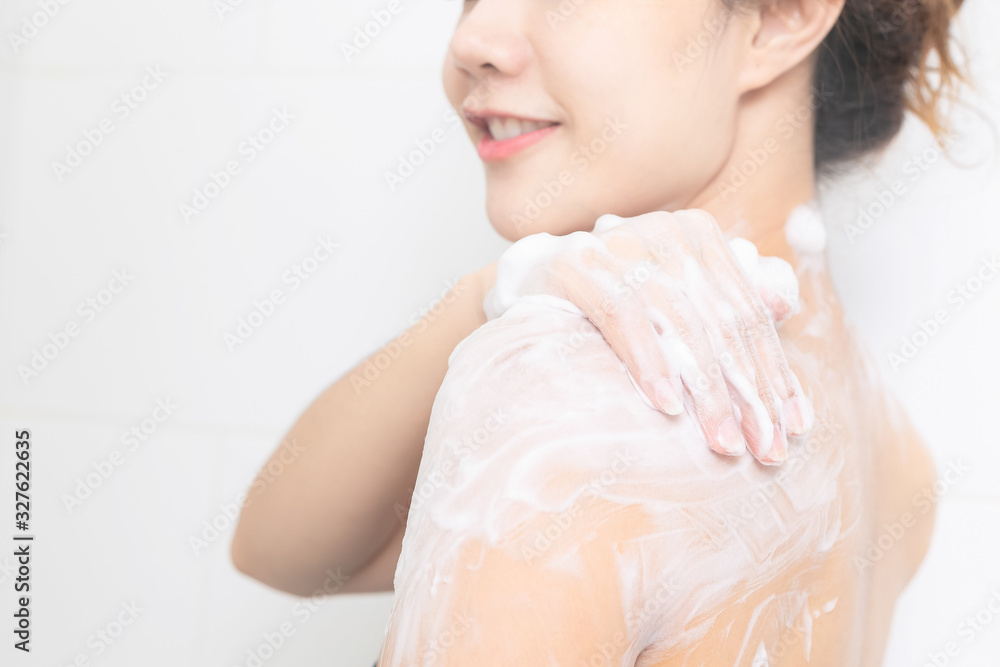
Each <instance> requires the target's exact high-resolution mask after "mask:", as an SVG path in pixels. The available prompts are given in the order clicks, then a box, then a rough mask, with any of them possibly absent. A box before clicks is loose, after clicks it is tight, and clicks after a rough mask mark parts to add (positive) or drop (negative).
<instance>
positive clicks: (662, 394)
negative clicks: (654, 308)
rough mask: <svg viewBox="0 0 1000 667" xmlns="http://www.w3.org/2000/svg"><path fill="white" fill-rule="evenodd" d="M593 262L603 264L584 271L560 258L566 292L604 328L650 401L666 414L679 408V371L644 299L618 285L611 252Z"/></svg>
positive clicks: (605, 333) (678, 410)
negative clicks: (665, 351)
mask: <svg viewBox="0 0 1000 667" xmlns="http://www.w3.org/2000/svg"><path fill="white" fill-rule="evenodd" d="M594 262H595V263H597V264H600V266H591V267H588V270H587V271H586V272H584V271H583V270H581V268H579V267H578V266H577V265H576V264H575V263H562V262H559V264H560V268H559V272H560V274H562V278H561V279H560V280H561V282H562V289H564V290H565V293H566V298H567V299H568V300H569V301H570V302H571V303H573V304H575V305H576V306H577V307H578V308H580V310H582V311H583V312H584V314H585V315H586V316H587V318H588V319H589V320H590V321H591V322H592V323H593V324H594V326H596V327H597V328H598V330H600V332H601V334H602V335H603V336H604V338H605V340H607V342H608V345H610V346H611V349H613V350H614V351H615V354H617V355H618V358H619V359H620V360H621V361H622V363H623V364H624V365H625V368H626V369H628V372H629V374H630V375H631V376H632V378H633V379H634V380H635V382H636V384H637V385H638V386H639V389H640V390H641V391H642V392H643V393H644V394H645V395H646V397H647V398H648V399H649V401H650V402H651V403H652V404H653V405H654V406H656V407H657V408H659V409H660V410H662V411H663V412H665V413H666V414H668V415H679V414H681V413H682V412H683V411H684V404H683V403H682V402H681V398H680V388H681V382H680V376H679V374H678V373H677V372H675V371H674V370H673V369H672V368H671V367H670V364H669V363H668V361H667V359H666V357H665V356H664V354H663V350H662V348H661V347H660V344H659V341H658V339H657V332H656V331H655V329H654V328H653V324H652V323H651V322H650V321H649V318H648V316H647V315H646V311H647V309H646V305H645V303H644V302H643V301H642V300H641V299H640V297H639V295H638V294H637V293H636V292H635V291H634V290H619V289H618V285H619V280H618V278H617V277H616V274H615V273H614V272H613V271H611V270H609V269H608V268H607V266H608V264H614V260H613V258H610V257H603V256H600V259H598V258H597V256H595V260H594ZM617 268H620V267H617Z"/></svg>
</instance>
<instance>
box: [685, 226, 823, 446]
mask: <svg viewBox="0 0 1000 667" xmlns="http://www.w3.org/2000/svg"><path fill="white" fill-rule="evenodd" d="M705 216H707V220H711V216H708V214H707V213H706V214H705ZM707 220H706V218H705V217H699V218H698V220H697V224H693V225H691V229H692V232H693V234H694V235H695V237H696V238H697V239H698V240H699V242H700V243H699V245H700V246H701V251H702V259H703V262H704V263H705V265H706V266H707V267H709V269H710V272H709V273H710V275H712V276H713V277H715V278H716V285H717V286H718V288H719V289H721V290H722V291H723V292H724V293H726V294H728V296H729V299H730V302H731V303H733V304H734V305H735V306H736V307H737V308H738V310H739V311H740V312H741V314H742V316H743V318H744V320H745V321H746V322H747V324H748V326H749V332H750V333H751V340H750V342H749V343H747V347H748V349H752V350H753V351H754V352H755V354H754V355H753V356H752V358H753V359H754V360H755V366H756V367H757V370H758V375H759V376H760V377H759V378H758V386H759V388H760V389H761V391H762V392H765V393H763V394H762V395H761V396H760V398H761V400H762V401H763V402H764V404H765V406H767V407H768V411H769V413H770V414H771V416H772V418H774V417H775V416H777V417H778V418H779V420H778V421H775V423H776V424H780V425H781V428H782V434H781V435H782V439H784V438H785V435H786V432H787V433H789V434H792V435H801V434H803V433H805V432H807V431H808V430H809V428H810V427H811V425H812V420H811V415H812V406H811V404H810V403H809V401H808V399H807V398H806V397H805V394H804V393H803V392H802V388H801V385H800V383H799V381H798V378H796V377H795V374H794V373H792V371H791V368H790V367H789V365H788V360H787V358H786V357H785V353H784V350H783V349H782V347H781V343H780V340H779V338H778V332H777V330H776V329H775V327H774V322H773V321H772V319H771V317H770V316H769V313H768V311H767V309H766V308H765V306H764V304H763V302H762V301H761V299H760V298H759V295H758V294H757V293H756V290H755V288H754V287H753V285H751V284H750V282H749V280H748V279H747V277H746V275H745V274H743V273H742V271H741V270H740V267H739V264H738V262H737V260H736V258H735V257H734V256H733V253H732V252H729V251H728V246H727V245H726V244H725V243H724V239H723V237H722V232H721V230H720V229H719V227H718V225H717V224H707ZM789 268H790V267H789ZM796 286H797V281H796ZM796 289H797V287H796ZM765 379H766V380H767V381H766V382H764V380H765ZM768 388H770V389H772V390H773V392H774V395H768V393H767V390H768ZM774 396H776V397H777V398H776V399H775V398H774ZM775 400H776V401H778V402H779V404H780V408H777V406H776V405H773V403H774V402H775ZM776 408H777V409H776ZM786 413H787V416H788V417H790V423H786V422H785V420H784V417H785V415H786ZM775 439H776V440H777V439H778V438H777V437H776V438H775ZM776 444H780V443H776Z"/></svg>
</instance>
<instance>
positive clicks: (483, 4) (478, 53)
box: [448, 0, 531, 81]
mask: <svg viewBox="0 0 1000 667" xmlns="http://www.w3.org/2000/svg"><path fill="white" fill-rule="evenodd" d="M516 4H517V3H514V2H510V0H477V1H476V2H475V5H474V6H473V7H472V9H471V10H469V11H468V12H467V13H466V14H465V16H463V17H462V19H461V20H460V21H459V24H458V27H457V28H456V29H455V34H454V35H453V36H452V39H451V44H450V46H449V48H448V54H449V58H450V60H451V63H452V65H453V66H454V67H456V68H458V69H459V70H462V71H463V72H465V73H466V74H468V75H470V76H472V77H474V78H475V79H478V80H480V81H482V80H492V79H494V78H497V77H502V78H504V79H507V78H516V77H517V76H518V75H519V74H521V73H522V72H524V70H525V69H526V68H527V67H528V64H529V62H530V61H531V44H530V42H529V40H528V38H527V36H526V34H525V31H524V29H523V26H522V23H523V22H522V20H521V17H520V16H519V14H518V12H517V11H516Z"/></svg>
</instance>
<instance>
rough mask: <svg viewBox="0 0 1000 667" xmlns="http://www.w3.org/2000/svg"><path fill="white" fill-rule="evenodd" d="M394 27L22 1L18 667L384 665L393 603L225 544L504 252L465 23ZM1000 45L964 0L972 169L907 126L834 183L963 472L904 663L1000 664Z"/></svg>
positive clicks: (920, 410) (311, 13) (855, 290)
mask: <svg viewBox="0 0 1000 667" xmlns="http://www.w3.org/2000/svg"><path fill="white" fill-rule="evenodd" d="M388 5H389V2H388V0H374V1H373V0H358V1H357V2H354V3H350V5H348V3H342V2H334V3H331V2H323V1H321V0H285V1H284V2H274V1H272V0H214V1H213V0H199V1H194V0H174V1H173V2H170V3H154V2H151V1H150V0H143V1H132V2H123V1H118V2H113V1H111V0H3V3H2V5H0V33H2V36H3V40H2V41H3V43H2V44H0V350H2V354H3V359H2V361H3V363H2V366H0V427H2V428H0V433H2V434H3V439H2V443H3V444H2V447H3V452H4V453H3V455H2V456H0V460H2V461H3V462H4V463H3V473H2V475H0V497H3V498H12V497H13V485H12V484H13V461H14V457H13V453H14V446H13V438H14V436H13V433H14V431H15V430H21V429H24V428H27V429H30V430H31V433H32V438H31V439H32V442H33V454H32V457H33V459H32V465H33V468H32V471H33V473H34V474H33V477H32V493H33V498H34V500H33V507H32V532H33V533H34V534H35V535H37V537H36V543H35V547H34V548H35V556H34V561H33V564H32V565H33V569H32V577H33V597H32V610H33V615H34V616H33V628H34V634H33V642H32V645H33V652H32V653H31V654H30V656H27V655H23V654H21V653H20V652H16V651H14V650H13V649H12V648H11V646H10V643H7V642H8V641H9V640H10V635H7V637H8V640H5V644H6V645H5V646H3V647H2V648H0V655H3V656H5V657H4V658H2V659H0V662H2V663H3V664H11V665H13V664H30V665H47V666H53V667H54V666H56V665H59V666H65V665H71V664H74V663H76V664H78V665H87V664H94V665H109V666H110V665H135V664H142V665H150V666H152V665H175V664H187V665H212V666H215V665H228V666H233V665H245V666H247V667H252V666H253V665H260V664H267V665H269V666H271V665H274V666H279V665H297V666H308V665H317V666H319V665H323V666H330V665H345V666H346V665H364V666H365V667H367V666H368V665H370V664H371V663H372V661H373V660H374V658H375V657H376V655H377V653H378V650H379V647H380V641H381V639H382V637H383V636H384V628H385V623H386V620H387V617H388V610H389V602H390V594H388V593H386V594H378V595H347V596H339V597H334V598H329V599H326V600H324V601H322V602H320V603H318V604H314V603H310V604H308V605H306V604H304V603H303V600H301V599H299V598H296V597H293V596H289V595H285V594H282V593H278V592H276V591H274V590H271V589H268V588H267V587H265V586H263V585H261V584H258V583H257V582H255V581H253V580H251V579H249V578H247V577H245V576H243V575H241V574H239V573H238V572H236V571H235V569H234V568H233V566H232V564H231V562H230V560H229V543H230V540H231V537H232V533H233V528H234V526H235V517H236V510H237V509H238V508H237V503H238V499H239V496H240V494H241V492H244V491H245V490H246V489H247V487H248V485H249V484H250V482H251V481H252V479H253V476H254V475H255V473H256V471H257V470H258V468H259V467H260V466H261V465H262V464H263V462H264V461H265V460H266V459H267V457H268V455H269V453H270V452H271V451H272V450H273V449H274V448H275V447H276V446H277V444H278V442H279V441H280V439H281V437H282V436H283V435H284V433H285V431H286V429H287V428H288V427H289V426H290V425H291V424H292V422H293V421H294V420H295V418H296V417H297V416H298V415H299V414H300V412H301V411H302V410H304V409H305V407H306V406H307V405H308V404H309V402H311V400H312V399H313V398H314V397H315V396H316V395H317V394H318V393H319V392H320V391H321V390H322V389H323V388H324V387H326V386H327V385H328V384H329V383H331V382H332V381H333V380H335V379H336V378H338V377H340V376H341V375H342V374H343V373H345V372H346V371H347V370H348V369H350V368H351V367H353V366H354V365H355V364H356V363H358V362H359V361H360V360H362V359H363V358H364V357H365V356H367V355H368V354H370V353H372V352H375V351H376V350H377V349H379V348H380V347H381V346H383V345H385V344H386V343H388V342H389V341H390V340H391V339H392V338H394V337H395V336H396V335H398V334H399V333H400V332H402V331H403V330H404V329H405V328H406V327H408V326H409V325H410V323H411V322H412V321H413V320H414V319H415V318H417V317H419V316H420V315H421V314H423V313H424V312H426V311H427V309H428V308H430V307H431V306H432V305H433V304H434V302H435V301H436V300H437V299H439V298H440V297H441V296H442V294H443V293H444V292H445V291H446V290H447V289H448V288H449V287H450V285H451V284H452V282H453V281H454V280H457V279H458V278H459V277H461V276H463V275H464V274H466V273H469V272H471V271H473V270H475V269H478V268H480V267H481V266H483V265H485V264H487V263H489V262H491V261H493V260H495V259H496V258H497V257H498V256H499V254H500V253H501V252H502V251H503V250H504V248H506V247H507V245H508V244H507V243H506V242H505V241H503V240H502V239H501V238H500V237H499V236H498V235H497V234H496V233H495V232H494V231H493V230H492V228H491V227H490V226H489V223H488V221H487V219H486V216H485V212H484V206H483V198H484V188H483V178H482V170H481V167H480V165H479V161H478V158H477V157H476V155H475V152H474V150H473V148H472V146H471V145H470V144H469V142H468V140H467V138H466V136H465V133H464V131H462V130H461V128H456V126H455V123H454V122H451V121H449V120H448V118H447V117H446V115H445V112H446V111H447V109H448V105H447V102H446V100H445V97H444V94H443V92H442V90H441V84H440V77H439V70H440V64H441V62H442V59H443V57H444V53H445V50H446V47H447V43H448V40H449V37H450V33H451V30H452V28H453V26H454V24H455V21H456V19H457V17H458V14H459V12H460V3H459V2H457V0H421V1H420V2H413V1H412V0H396V2H395V3H394V4H393V6H394V7H395V9H396V11H395V13H391V12H390V13H389V14H388V15H389V16H390V17H391V20H388V21H384V23H385V24H384V25H377V28H378V29H377V30H374V29H370V32H374V33H376V34H375V35H374V36H372V37H370V38H369V39H368V42H367V43H365V42H364V41H363V40H360V39H358V31H359V30H364V27H365V25H366V24H368V23H369V22H371V21H373V20H375V19H374V18H373V16H375V17H378V16H381V17H383V19H384V18H385V16H386V13H385V12H384V11H382V10H385V9H387V7H388ZM373 12H376V14H374V15H373ZM379 12H381V13H379ZM997 25H1000V6H998V5H997V3H995V2H991V0H967V2H966V5H965V8H964V9H963V10H962V16H961V21H960V25H959V26H958V31H957V34H958V36H959V37H960V39H961V40H962V42H963V43H964V45H965V48H966V50H967V52H968V54H969V62H970V66H971V69H972V72H973V74H974V76H975V78H976V82H977V89H976V90H974V91H969V92H967V93H966V95H965V104H964V105H963V106H962V107H961V108H958V109H956V110H955V113H954V116H953V117H954V118H955V120H956V130H957V134H956V141H955V150H954V157H952V158H950V159H946V158H945V157H943V156H942V155H941V152H940V150H939V149H938V148H936V147H935V144H934V142H933V140H932V138H931V135H930V134H929V133H928V132H927V130H926V129H925V128H924V127H923V126H921V125H919V123H917V122H913V121H911V122H909V123H908V124H907V126H906V128H905V130H904V132H903V135H902V136H901V137H900V138H899V140H898V141H897V142H896V143H895V144H894V145H893V146H892V147H891V149H890V150H889V151H888V152H886V153H885V154H884V155H883V156H881V157H880V159H878V160H873V161H872V162H871V163H870V164H865V165H861V166H859V167H858V169H856V170H854V171H852V172H850V173H847V174H843V175H841V176H839V177H838V178H836V179H835V180H833V181H831V182H828V183H825V184H824V186H823V189H822V199H821V203H822V206H823V210H824V213H825V215H826V221H827V225H828V234H829V257H830V262H831V264H832V270H833V273H834V277H835V279H836V282H837V285H838V288H839V289H840V291H841V294H842V297H843V300H844V303H845V306H846V309H847V311H848V313H849V314H850V316H851V318H852V319H853V320H854V322H855V324H856V326H857V329H858V331H859V333H860V335H861V337H862V338H863V339H864V340H865V341H867V344H868V345H869V347H870V348H871V351H872V353H873V355H874V356H875V358H877V359H878V361H879V363H880V365H881V367H882V370H883V372H884V373H885V375H886V377H887V380H888V382H889V383H890V385H891V386H892V387H893V388H894V389H895V390H896V392H897V393H898V395H899V396H900V397H901V399H902V400H903V402H904V404H905V405H906V407H907V409H908V411H909V412H910V414H911V416H912V417H913V419H914V421H915V423H916V424H917V425H918V427H919V428H920V429H921V431H922V433H923V434H924V436H925V438H926V440H927V441H928V443H929V444H930V446H931V448H932V450H933V452H934V455H935V458H936V460H937V462H938V465H939V468H940V470H942V471H944V470H947V469H948V468H949V466H956V467H957V469H967V470H966V471H965V472H963V473H962V474H961V475H960V476H958V479H957V481H955V482H954V483H951V484H948V485H947V487H946V488H942V489H941V491H942V498H941V504H940V510H939V514H938V523H937V529H936V534H935V537H934V542H933V544H932V547H931V550H930V553H929V555H928V558H927V560H926V561H925V562H924V564H923V566H922V568H921V570H920V572H919V574H918V576H917V578H916V579H915V580H914V582H913V583H912V585H911V586H910V588H909V589H908V591H907V592H906V594H905V595H904V596H903V597H902V598H901V599H900V600H899V603H898V606H897V613H896V618H895V622H894V626H893V630H892V637H891V639H890V645H889V649H888V653H887V656H886V661H885V664H886V665H887V666H889V667H921V666H923V665H925V664H932V665H944V664H947V665H958V666H963V667H973V666H977V667H978V666H985V665H991V666H992V665H996V664H997V660H998V656H1000V614H997V613H994V612H992V611H990V610H989V607H988V604H989V602H990V600H991V598H992V597H993V596H996V598H997V599H1000V430H998V428H997V426H996V417H997V415H998V414H1000V410H998V406H1000V382H998V378H997V375H998V371H1000V345H998V342H1000V335H998V334H1000V275H998V276H993V275H990V277H989V278H988V279H984V278H983V276H986V275H987V274H989V270H988V269H984V268H983V267H984V266H989V264H988V262H989V261H991V259H992V261H996V258H997V255H998V254H1000V171H998V165H997V162H998V161H997V154H998V142H1000V134H998V131H997V128H996V123H997V121H1000V44H998V43H997V41H996V39H995V27H996V26H997ZM356 39H357V41H355V40H356ZM345 44H349V45H351V46H352V47H354V48H353V50H352V49H346V48H345V47H344V45H345ZM359 44H360V45H361V46H359ZM442 133H443V136H444V140H441V141H434V142H432V143H433V145H434V151H433V152H431V153H430V154H428V155H424V156H423V159H420V160H419V162H420V164H416V165H414V164H413V162H414V161H416V160H411V155H412V154H413V151H415V150H418V149H419V146H420V145H423V146H425V147H426V146H427V145H428V142H427V139H428V138H430V137H431V136H432V134H433V135H434V136H436V137H440V136H442ZM401 160H402V161H406V162H409V163H410V165H411V166H412V167H413V169H412V173H410V170H406V169H403V171H401ZM387 173H396V174H397V175H399V174H406V175H405V177H403V178H402V179H401V182H400V179H387V177H386V174H387ZM896 181H899V183H901V184H902V185H901V187H897V188H896V189H895V191H894V190H893V187H892V186H893V183H894V182H896ZM276 291H277V296H278V297H280V298H275V292H276ZM940 311H944V313H945V318H944V320H943V323H940V324H939V326H937V327H934V326H932V325H929V324H928V320H933V319H934V318H935V314H936V313H939V312H940ZM939 322H941V321H940V320H939ZM932 332H933V333H932ZM908 346H912V347H908ZM893 354H896V355H899V357H898V358H897V357H893V356H891V355H893ZM900 360H902V361H900ZM116 452H117V453H116ZM3 511H5V512H6V511H8V509H7V507H6V505H5V506H4V509H3ZM10 511H12V508H11V510H10ZM0 532H2V533H6V530H4V531H0ZM11 532H12V533H13V529H12V530H11ZM0 539H3V540H4V542H6V541H7V539H9V538H8V537H2V538H0ZM0 554H3V555H0V591H2V593H0V617H3V618H8V619H9V618H11V616H10V615H11V614H12V613H13V609H14V602H15V600H14V598H15V595H14V592H13V578H14V577H15V576H16V572H15V567H14V566H15V562H14V558H13V556H12V555H11V550H10V549H8V548H7V547H3V548H2V550H0ZM994 608H996V603H995V602H994ZM969 617H973V618H978V621H977V622H976V624H975V627H976V628H978V629H977V630H975V631H974V632H972V633H971V635H972V636H971V637H970V636H969V634H970V633H969V631H968V629H969V628H970V627H972V626H970V625H968V624H966V625H962V624H963V623H966V620H967V619H968V618H969ZM122 619H128V620H129V624H128V625H127V626H119V625H117V622H121V621H122ZM282 628H284V630H283V629H282ZM288 628H290V629H291V632H286V630H287V629H288ZM119 631H120V632H119ZM276 632H278V633H280V634H281V636H282V637H283V639H282V640H281V642H280V644H281V646H280V648H278V649H277V650H272V651H269V650H267V649H266V648H262V647H266V646H267V645H268V642H271V643H272V644H273V643H278V642H277V641H276V640H275V633H276ZM112 635H114V636H112ZM11 643H12V642H11ZM950 643H954V645H955V646H956V647H957V652H955V651H952V655H944V654H943V653H942V652H943V651H944V650H945V647H946V646H948V645H949V644H950ZM942 655H944V660H945V661H944V662H942V661H941V660H942V658H941V656H942ZM933 660H937V661H938V662H933Z"/></svg>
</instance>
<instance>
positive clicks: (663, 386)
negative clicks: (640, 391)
mask: <svg viewBox="0 0 1000 667" xmlns="http://www.w3.org/2000/svg"><path fill="white" fill-rule="evenodd" d="M653 392H654V393H655V394H656V397H655V398H654V400H655V401H656V404H657V405H659V406H660V409H661V410H663V411H664V412H666V413H667V414H668V415H679V414H681V413H682V412H684V404H683V403H681V399H680V397H678V396H677V392H676V391H674V388H673V386H671V384H670V381H669V380H668V379H667V378H660V379H659V380H657V381H656V384H654V385H653Z"/></svg>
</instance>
